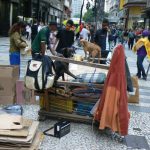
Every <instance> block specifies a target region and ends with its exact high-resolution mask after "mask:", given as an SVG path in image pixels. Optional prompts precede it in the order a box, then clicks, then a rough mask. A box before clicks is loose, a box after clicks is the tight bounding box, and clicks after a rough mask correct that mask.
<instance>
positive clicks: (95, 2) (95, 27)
mask: <svg viewBox="0 0 150 150" xmlns="http://www.w3.org/2000/svg"><path fill="white" fill-rule="evenodd" d="M96 2H97V0H95V4H94V6H95V12H94V14H95V29H96V30H97V7H96Z"/></svg>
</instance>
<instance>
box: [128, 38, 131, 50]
mask: <svg viewBox="0 0 150 150" xmlns="http://www.w3.org/2000/svg"><path fill="white" fill-rule="evenodd" d="M130 46H131V41H130V39H129V41H128V49H130Z"/></svg>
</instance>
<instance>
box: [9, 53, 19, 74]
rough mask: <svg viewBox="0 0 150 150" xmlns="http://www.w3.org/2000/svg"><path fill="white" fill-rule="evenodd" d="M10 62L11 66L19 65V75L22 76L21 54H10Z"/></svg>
mask: <svg viewBox="0 0 150 150" xmlns="http://www.w3.org/2000/svg"><path fill="white" fill-rule="evenodd" d="M9 62H10V65H18V66H19V74H20V53H19V52H12V53H10V54H9Z"/></svg>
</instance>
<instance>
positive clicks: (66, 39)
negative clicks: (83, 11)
mask: <svg viewBox="0 0 150 150" xmlns="http://www.w3.org/2000/svg"><path fill="white" fill-rule="evenodd" d="M73 25H74V23H73V21H72V20H68V21H67V23H66V26H65V29H61V30H59V31H58V33H57V35H56V37H57V40H58V45H57V47H56V52H57V53H60V54H62V49H63V48H67V47H71V46H72V44H73V43H74V31H72V27H73Z"/></svg>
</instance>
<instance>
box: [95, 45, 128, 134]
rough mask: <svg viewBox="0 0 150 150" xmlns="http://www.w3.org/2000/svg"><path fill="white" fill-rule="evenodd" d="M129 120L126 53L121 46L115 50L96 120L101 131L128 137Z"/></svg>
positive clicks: (96, 112)
mask: <svg viewBox="0 0 150 150" xmlns="http://www.w3.org/2000/svg"><path fill="white" fill-rule="evenodd" d="M129 118H130V114H129V112H128V98H127V79H126V67H125V53H124V47H123V46H122V45H121V44H119V45H117V46H116V47H115V48H114V54H113V56H112V60H111V64H110V68H109V71H108V74H107V78H106V80H105V84H104V88H103V93H102V95H101V98H100V101H99V103H98V107H97V109H96V111H95V114H94V119H95V120H96V121H98V122H100V125H99V129H105V128H107V127H108V128H110V129H111V130H112V131H113V132H118V133H119V134H121V135H127V134H128V124H129Z"/></svg>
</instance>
